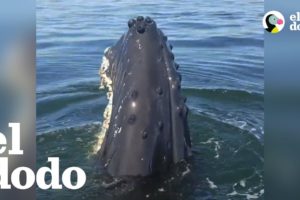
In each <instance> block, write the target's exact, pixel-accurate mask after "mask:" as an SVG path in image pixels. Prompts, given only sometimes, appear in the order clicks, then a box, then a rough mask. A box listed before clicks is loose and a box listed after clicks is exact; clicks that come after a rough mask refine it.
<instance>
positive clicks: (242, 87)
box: [36, 0, 264, 200]
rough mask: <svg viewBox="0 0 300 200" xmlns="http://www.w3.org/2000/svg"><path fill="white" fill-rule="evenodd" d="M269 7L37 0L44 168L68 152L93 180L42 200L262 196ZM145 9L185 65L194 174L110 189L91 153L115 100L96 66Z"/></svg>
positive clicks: (64, 163)
mask: <svg viewBox="0 0 300 200" xmlns="http://www.w3.org/2000/svg"><path fill="white" fill-rule="evenodd" d="M263 12H264V10H263V1H261V0H246V1H235V0H220V1H196V0H191V1H188V2H183V1H171V0H169V1H163V2H156V1H143V2H133V1H129V0H125V1H106V0H103V1H95V0H92V1H88V2H87V1H82V0H74V1H49V0H43V1H42V0H39V1H37V124H36V126H37V157H38V160H37V165H38V166H37V167H41V166H47V165H48V164H47V163H46V161H47V158H48V157H60V159H61V171H63V169H65V168H67V167H70V166H79V167H81V168H82V169H84V170H85V172H86V173H87V177H88V180H87V183H86V185H85V186H84V188H82V189H81V190H78V191H69V190H65V189H64V190H62V191H42V190H38V193H37V197H38V199H43V200H44V199H58V200H61V199H62V200H64V199H76V200H77V199H97V200H100V199H101V200H102V199H104V200H105V199H120V200H127V199H128V200H141V199H158V200H161V199H172V200H173V199H175V200H176V199H184V200H186V199H188V200H189V199H197V200H198V199H199V200H201V199H263V198H264V194H263V193H264V185H263V166H264V156H263V149H264V139H263V136H264V131H263V130H264V127H263V124H264V60H263V59H264V54H263V29H262V28H261V18H262V15H263ZM137 15H149V16H151V17H152V18H154V19H155V20H156V22H157V24H158V26H159V27H160V28H161V29H162V30H163V32H164V33H165V34H166V35H167V36H168V38H169V41H170V43H171V44H173V46H174V50H173V52H174V54H175V59H176V62H178V63H179V64H180V66H181V67H180V69H179V71H180V73H181V74H182V80H183V82H182V87H183V93H184V95H185V96H187V99H188V100H187V104H188V106H189V108H190V110H191V112H190V115H189V126H190V130H191V137H192V144H193V157H192V159H191V160H190V169H191V173H189V174H188V175H186V176H184V177H183V178H179V177H175V179H174V180H173V181H170V182H167V183H164V182H156V181H153V184H152V185H148V186H147V187H136V188H135V189H133V190H132V191H131V192H124V191H123V190H122V188H119V189H118V190H106V189H104V188H103V187H102V186H101V185H102V181H103V180H104V177H103V172H101V171H97V173H96V172H95V168H94V160H93V158H92V157H91V156H90V155H91V154H90V152H91V149H92V147H93V144H94V143H95V142H96V134H97V133H98V132H99V131H100V127H101V122H102V119H103V118H102V114H103V111H104V108H105V106H106V104H107V100H106V96H105V91H100V90H99V89H98V87H99V77H98V69H99V66H100V62H101V58H102V55H103V51H104V49H105V48H106V47H108V46H111V45H112V44H114V43H115V42H116V41H117V40H118V39H119V37H120V36H121V34H123V33H124V32H125V31H126V30H127V20H128V19H129V18H131V17H135V16H137ZM147 197H148V198H147Z"/></svg>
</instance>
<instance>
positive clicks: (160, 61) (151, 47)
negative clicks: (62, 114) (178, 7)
mask: <svg viewBox="0 0 300 200" xmlns="http://www.w3.org/2000/svg"><path fill="white" fill-rule="evenodd" d="M172 49H173V46H172V45H171V44H170V43H169V41H168V37H167V36H166V35H165V34H164V33H163V32H162V31H161V29H159V28H158V27H157V23H156V22H155V21H154V20H153V19H152V18H150V17H143V16H138V17H136V18H133V19H130V20H129V21H128V31H127V32H126V33H124V34H123V35H122V36H121V38H120V39H119V40H118V41H117V42H116V43H115V44H114V45H113V46H111V47H109V48H107V49H106V50H105V51H104V56H103V59H102V64H101V67H100V70H99V75H100V87H101V88H104V89H106V92H107V93H106V94H107V99H108V104H107V106H106V108H105V111H104V114H103V123H102V129H101V133H100V134H99V137H98V142H97V144H96V152H97V153H96V154H97V158H98V159H99V161H100V163H101V165H102V166H103V168H104V169H105V171H106V172H107V173H108V174H109V175H110V176H112V177H128V176H130V177H147V176H151V175H154V174H163V173H166V172H167V171H168V170H169V169H170V167H172V166H173V165H176V164H177V163H180V162H186V161H187V159H188V158H189V157H190V156H191V138H190V133H189V126H188V112H189V109H188V107H187V105H186V97H184V96H183V95H182V94H181V79H182V77H181V74H180V73H179V71H178V70H179V64H178V63H176V62H175V56H174V54H173V52H172Z"/></svg>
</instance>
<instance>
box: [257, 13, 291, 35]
mask: <svg viewBox="0 0 300 200" xmlns="http://www.w3.org/2000/svg"><path fill="white" fill-rule="evenodd" d="M262 23H263V27H264V28H265V30H266V31H268V32H269V33H272V34H276V33H279V32H280V31H281V30H282V29H283V27H284V24H285V19H284V16H283V15H282V14H281V13H280V12H278V11H270V12H267V13H266V14H265V16H264V18H263V21H262Z"/></svg>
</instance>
